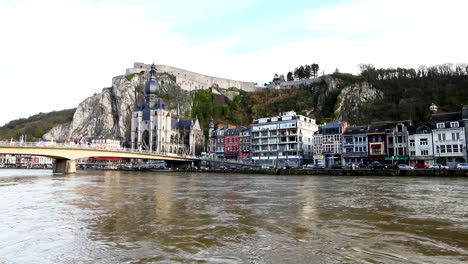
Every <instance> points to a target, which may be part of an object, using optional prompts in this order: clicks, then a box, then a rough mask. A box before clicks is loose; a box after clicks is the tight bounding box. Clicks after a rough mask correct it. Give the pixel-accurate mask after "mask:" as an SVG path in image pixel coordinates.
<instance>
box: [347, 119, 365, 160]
mask: <svg viewBox="0 0 468 264" xmlns="http://www.w3.org/2000/svg"><path fill="white" fill-rule="evenodd" d="M367 129H368V127H367V126H350V127H347V128H346V130H345V131H344V133H343V153H342V156H341V159H342V164H343V165H351V164H354V165H359V164H360V163H363V164H367V156H368V155H369V154H368V148H367Z"/></svg>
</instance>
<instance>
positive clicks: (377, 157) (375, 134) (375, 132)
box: [367, 123, 388, 164]
mask: <svg viewBox="0 0 468 264" xmlns="http://www.w3.org/2000/svg"><path fill="white" fill-rule="evenodd" d="M387 126H388V124H387V123H372V124H371V125H370V127H369V130H368V132H367V142H368V144H369V148H368V149H369V156H368V162H369V164H372V163H374V162H379V163H385V157H386V156H387V151H386V150H387V144H386V141H387V137H386V132H385V130H386V129H387Z"/></svg>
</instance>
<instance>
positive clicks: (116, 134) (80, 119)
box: [44, 73, 191, 142]
mask: <svg viewBox="0 0 468 264" xmlns="http://www.w3.org/2000/svg"><path fill="white" fill-rule="evenodd" d="M146 80H147V73H140V74H133V75H132V76H117V77H114V78H113V79H112V87H110V88H104V89H103V90H102V92H101V93H98V94H94V95H93V96H91V97H88V98H86V99H85V100H84V101H83V102H81V103H80V104H79V105H78V108H77V109H76V112H75V114H74V116H73V120H72V122H71V123H70V124H63V125H59V126H56V127H54V128H53V129H51V130H50V131H49V132H48V133H47V134H45V135H44V138H45V139H52V138H53V139H56V140H64V139H68V138H71V137H74V138H75V137H80V136H94V135H96V136H102V137H107V138H112V137H113V138H116V139H120V140H122V141H123V142H125V141H126V139H128V138H129V136H130V130H131V128H130V126H131V114H132V111H133V109H134V108H135V106H136V105H137V104H138V103H140V102H143V100H144V90H143V89H144V84H145V82H146ZM158 80H159V82H160V85H161V88H162V91H161V97H162V98H163V100H165V101H166V105H167V107H168V108H169V110H171V112H172V113H173V114H174V115H175V114H176V112H177V106H178V105H179V108H180V109H181V114H184V113H187V112H188V111H189V110H190V109H191V98H190V94H189V93H188V92H186V91H182V90H181V89H180V87H178V86H177V85H176V84H175V83H174V81H173V80H171V78H169V77H168V76H165V75H164V74H162V75H161V76H158Z"/></svg>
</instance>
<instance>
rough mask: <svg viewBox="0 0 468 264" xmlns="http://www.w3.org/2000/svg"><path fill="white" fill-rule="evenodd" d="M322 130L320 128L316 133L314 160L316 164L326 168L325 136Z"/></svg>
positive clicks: (313, 147) (313, 146)
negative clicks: (324, 156)
mask: <svg viewBox="0 0 468 264" xmlns="http://www.w3.org/2000/svg"><path fill="white" fill-rule="evenodd" d="M321 131H322V128H321V127H320V128H319V130H318V131H316V132H315V133H314V139H313V140H314V144H313V145H312V149H313V152H314V153H313V158H314V164H317V165H323V166H325V161H324V159H323V154H322V153H323V136H322V133H321Z"/></svg>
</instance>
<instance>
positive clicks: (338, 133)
mask: <svg viewBox="0 0 468 264" xmlns="http://www.w3.org/2000/svg"><path fill="white" fill-rule="evenodd" d="M348 126H349V124H348V122H346V121H343V122H333V123H327V124H325V126H324V127H323V128H322V149H323V150H322V151H323V156H324V161H325V167H326V168H330V167H331V166H332V165H333V164H339V163H341V153H342V152H343V139H342V136H343V132H344V131H345V130H346V128H347V127H348Z"/></svg>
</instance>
